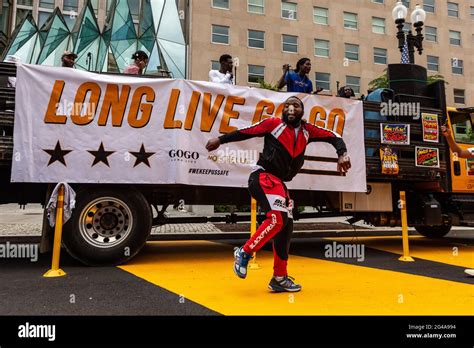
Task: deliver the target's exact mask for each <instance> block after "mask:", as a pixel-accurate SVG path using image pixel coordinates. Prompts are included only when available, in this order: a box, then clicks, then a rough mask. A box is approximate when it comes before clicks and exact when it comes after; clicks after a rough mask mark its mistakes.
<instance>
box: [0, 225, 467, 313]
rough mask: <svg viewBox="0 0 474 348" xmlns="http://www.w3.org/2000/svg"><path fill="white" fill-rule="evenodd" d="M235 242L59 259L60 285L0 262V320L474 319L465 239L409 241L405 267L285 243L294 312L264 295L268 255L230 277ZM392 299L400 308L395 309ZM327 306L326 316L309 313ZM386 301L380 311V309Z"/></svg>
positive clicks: (368, 252) (363, 240)
mask: <svg viewBox="0 0 474 348" xmlns="http://www.w3.org/2000/svg"><path fill="white" fill-rule="evenodd" d="M241 242H242V241H235V240H228V241H219V242H207V241H183V242H178V241H174V242H149V243H148V244H147V246H146V247H145V248H144V250H143V251H142V252H141V253H140V254H139V255H138V256H137V257H136V258H135V259H133V260H132V261H131V262H130V263H129V264H126V265H123V266H121V267H98V268H91V267H85V266H83V265H81V264H79V263H78V262H76V261H75V260H73V259H71V258H70V257H69V256H68V255H67V254H66V253H65V252H64V251H63V252H62V255H61V268H62V269H64V270H65V271H66V272H67V275H66V276H65V277H60V278H43V277H42V275H43V273H44V272H45V271H47V270H48V268H49V265H50V257H51V256H50V254H45V255H40V256H39V258H38V260H37V261H36V262H31V261H30V260H29V259H18V258H9V259H0V284H1V286H0V315H218V314H225V315H229V314H230V315H234V314H249V315H252V314H318V315H325V314H340V315H344V314H361V315H365V314H382V315H383V314H406V313H413V314H420V315H423V314H434V313H439V314H450V313H451V314H462V313H466V311H467V313H469V312H470V313H471V314H474V309H473V307H472V298H473V295H474V293H473V290H472V287H469V288H468V287H467V286H468V285H469V284H473V283H474V281H473V280H474V278H471V277H468V276H467V275H466V274H464V269H465V268H468V267H471V268H472V267H474V236H473V235H472V233H470V231H466V232H463V231H457V232H456V234H455V235H454V236H448V237H446V238H445V239H442V240H440V241H435V240H429V239H426V238H422V237H417V236H415V237H411V241H410V243H411V245H410V246H411V251H412V256H414V257H415V260H416V261H415V262H413V263H405V262H400V261H398V257H399V254H400V252H401V240H400V238H399V237H373V238H372V237H360V238H358V237H353V238H330V239H322V238H311V239H309V238H308V239H306V238H303V239H298V240H294V242H293V244H292V247H291V256H290V261H289V267H290V268H289V269H290V273H292V274H293V275H294V276H296V277H297V280H298V279H300V280H301V281H302V282H303V291H302V292H301V293H300V294H298V295H297V296H298V298H299V300H298V303H299V304H300V305H302V306H301V307H299V306H297V305H294V306H290V307H288V308H287V306H286V305H287V301H284V303H283V304H282V307H278V306H274V304H272V302H274V297H272V295H271V294H269V292H268V289H267V288H266V286H267V283H268V281H269V279H270V276H271V272H272V253H271V250H270V248H269V247H267V248H266V250H263V251H261V252H259V253H258V254H257V260H258V264H259V265H260V266H261V269H259V270H256V271H253V270H252V271H250V273H249V277H248V278H247V279H246V280H244V281H242V280H240V279H238V278H236V277H235V275H234V274H233V273H232V270H231V265H232V247H233V246H234V245H240V244H241ZM334 243H339V244H341V245H346V244H347V245H359V246H361V247H362V246H363V247H364V254H363V260H361V258H360V257H359V258H357V257H354V256H352V257H336V255H333V256H331V255H329V256H328V254H327V253H326V252H327V248H328V246H333V245H334ZM252 272H253V273H252ZM393 282H395V284H394V283H393ZM392 285H393V286H392ZM357 288H358V289H359V290H360V291H362V293H360V292H357V291H355V290H354V289H357ZM364 289H365V292H364ZM427 289H429V291H428V293H427V292H426V291H427ZM468 289H470V290H468ZM326 292H327V293H326ZM250 294H252V298H253V300H255V301H257V303H256V305H255V306H252V305H251V304H252V303H253V302H252V301H249V300H248V296H249V295H250ZM397 294H405V297H407V298H408V299H409V302H410V303H409V305H408V304H406V305H404V306H399V305H397V296H398V295H397ZM336 295H337V296H336ZM285 296H286V295H285ZM459 296H461V297H459ZM285 298H286V297H285ZM239 301H240V303H239ZM242 301H244V302H242ZM268 301H270V302H268ZM332 301H333V302H334V304H335V306H334V307H332V308H329V307H327V306H326V305H324V306H322V305H321V306H318V305H317V304H318V303H320V304H322V303H326V304H327V303H331V302H332ZM417 301H421V302H419V303H424V305H423V306H419V305H417ZM385 302H386V305H387V306H388V307H383V306H381V304H382V303H385ZM305 303H306V305H304V304H305ZM336 303H339V305H336ZM469 303H470V304H471V307H469ZM348 304H350V305H348ZM267 305H268V306H267Z"/></svg>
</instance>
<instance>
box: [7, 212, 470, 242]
mask: <svg viewBox="0 0 474 348" xmlns="http://www.w3.org/2000/svg"><path fill="white" fill-rule="evenodd" d="M216 215H226V214H216ZM168 216H169V217H192V216H197V215H196V214H194V213H190V212H179V211H176V210H172V209H170V211H169V212H168ZM42 217H43V209H42V207H41V205H40V204H29V205H27V206H26V208H25V209H20V208H19V206H18V205H17V204H6V205H1V206H0V237H26V236H31V237H36V236H40V235H41V223H42ZM354 227H355V228H356V230H357V232H358V233H359V232H362V233H365V234H367V233H370V232H373V233H379V232H381V233H389V232H392V233H393V234H395V235H401V227H374V226H369V225H365V224H364V223H362V222H358V223H356V224H355V225H354V226H352V225H350V224H349V223H347V222H346V218H345V217H331V218H318V219H305V220H301V221H295V227H294V231H295V232H307V233H308V235H310V234H311V233H324V232H331V233H343V232H345V233H351V232H354ZM456 230H472V231H473V232H474V228H468V227H453V231H456ZM409 231H410V232H414V229H413V228H410V229H409ZM249 232H250V224H249V223H248V222H243V223H237V224H225V223H215V224H213V223H196V224H169V225H163V226H159V227H155V228H153V229H152V232H151V234H152V236H159V235H181V234H182V235H184V234H188V235H189V234H195V235H201V234H214V235H215V234H234V235H235V234H237V233H249Z"/></svg>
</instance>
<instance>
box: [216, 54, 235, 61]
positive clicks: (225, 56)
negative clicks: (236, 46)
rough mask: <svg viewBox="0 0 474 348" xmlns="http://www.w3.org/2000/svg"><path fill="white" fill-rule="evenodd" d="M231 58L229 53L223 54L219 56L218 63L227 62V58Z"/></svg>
mask: <svg viewBox="0 0 474 348" xmlns="http://www.w3.org/2000/svg"><path fill="white" fill-rule="evenodd" d="M229 58H230V59H232V56H231V55H230V54H223V55H222V56H221V57H220V58H219V63H225V62H227V61H228V60H229Z"/></svg>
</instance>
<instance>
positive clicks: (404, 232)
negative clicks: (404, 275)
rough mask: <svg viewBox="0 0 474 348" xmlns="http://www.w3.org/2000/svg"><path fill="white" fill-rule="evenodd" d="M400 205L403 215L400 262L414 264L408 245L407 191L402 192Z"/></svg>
mask: <svg viewBox="0 0 474 348" xmlns="http://www.w3.org/2000/svg"><path fill="white" fill-rule="evenodd" d="M400 205H401V207H400V208H401V209H400V211H401V215H402V238H403V256H402V257H400V258H399V259H398V260H399V261H403V262H414V261H415V260H414V259H413V258H412V257H410V249H409V244H408V222H407V206H406V194H405V191H400Z"/></svg>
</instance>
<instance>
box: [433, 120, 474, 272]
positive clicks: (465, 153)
mask: <svg viewBox="0 0 474 348" xmlns="http://www.w3.org/2000/svg"><path fill="white" fill-rule="evenodd" d="M441 132H442V133H443V135H444V137H445V138H446V141H447V142H448V144H449V147H450V148H451V151H453V152H454V153H456V154H457V156H458V157H461V158H474V147H471V148H469V149H467V150H465V149H463V148H461V147H460V146H459V145H458V144H456V142H455V141H454V139H453V134H452V132H451V130H450V129H449V128H448V127H447V126H442V127H441ZM465 272H466V273H467V274H469V275H470V276H474V269H466V270H465Z"/></svg>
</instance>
